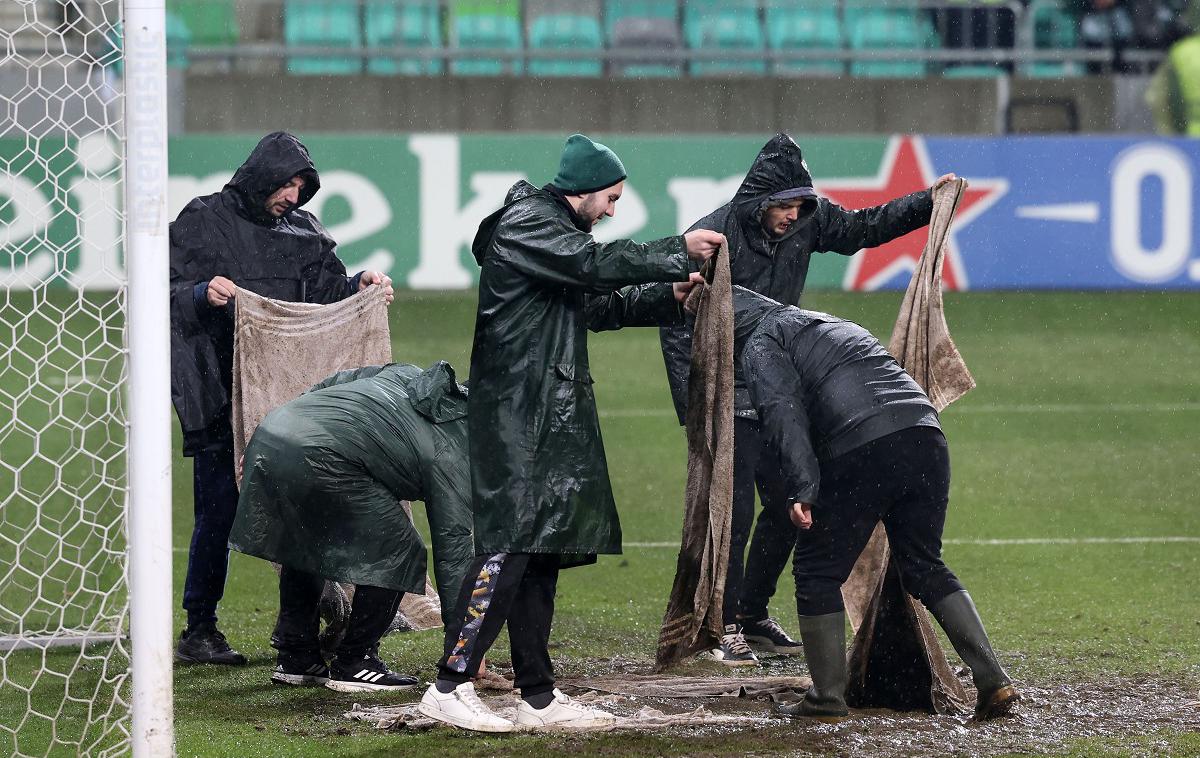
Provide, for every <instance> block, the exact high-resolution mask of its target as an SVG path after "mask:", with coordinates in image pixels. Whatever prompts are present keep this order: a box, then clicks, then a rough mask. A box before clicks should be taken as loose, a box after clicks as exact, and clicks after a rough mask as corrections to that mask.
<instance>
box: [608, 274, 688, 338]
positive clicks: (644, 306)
mask: <svg viewBox="0 0 1200 758" xmlns="http://www.w3.org/2000/svg"><path fill="white" fill-rule="evenodd" d="M584 312H585V313H586V315H587V326H588V329H591V330H592V331H593V332H603V331H609V330H615V329H620V328H621V327H623V326H664V325H670V324H678V323H680V322H682V321H683V309H682V308H680V307H679V302H678V301H677V300H676V299H675V292H674V290H673V289H672V288H671V285H669V284H637V285H630V286H628V287H622V288H621V289H619V290H617V291H615V292H610V293H609V294H607V295H588V296H587V297H586V299H585V301H584Z"/></svg>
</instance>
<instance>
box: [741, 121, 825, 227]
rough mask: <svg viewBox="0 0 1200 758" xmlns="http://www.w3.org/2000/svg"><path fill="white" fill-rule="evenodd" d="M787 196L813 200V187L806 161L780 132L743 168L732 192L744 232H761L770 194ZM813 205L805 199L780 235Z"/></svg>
mask: <svg viewBox="0 0 1200 758" xmlns="http://www.w3.org/2000/svg"><path fill="white" fill-rule="evenodd" d="M776 196H779V197H778V198H776ZM790 197H804V198H810V199H814V200H815V199H816V198H817V192H816V190H815V189H813V182H812V174H810V173H809V172H808V164H806V163H805V162H804V156H803V155H801V153H800V146H799V145H797V144H796V141H795V140H794V139H792V138H791V137H790V136H788V135H787V134H786V133H784V132H780V133H779V134H776V135H775V136H774V137H772V138H771V139H770V140H769V141H768V142H767V144H765V145H763V148H762V150H759V151H758V156H757V157H756V158H755V159H754V163H753V164H752V165H751V166H750V170H749V171H748V172H746V178H745V179H743V180H742V186H740V187H738V191H737V194H735V195H734V196H733V207H734V212H735V213H736V214H737V216H738V220H739V221H741V222H742V225H743V228H744V229H746V231H747V232H750V233H754V232H755V230H757V233H758V234H759V235H761V234H762V227H761V225H760V221H761V219H762V211H763V208H764V207H766V205H767V203H768V202H769V201H771V200H772V199H773V198H774V199H784V198H790ZM815 209H816V205H815V203H809V204H807V206H806V207H805V208H803V209H801V214H800V217H799V218H798V219H796V221H795V223H793V224H792V226H791V228H790V229H789V230H788V231H787V233H786V234H785V235H784V238H786V237H789V236H791V235H792V234H794V233H795V232H796V230H797V229H799V228H800V226H802V225H803V223H804V221H805V220H806V218H807V217H808V216H810V215H812V212H813V211H814V210H815Z"/></svg>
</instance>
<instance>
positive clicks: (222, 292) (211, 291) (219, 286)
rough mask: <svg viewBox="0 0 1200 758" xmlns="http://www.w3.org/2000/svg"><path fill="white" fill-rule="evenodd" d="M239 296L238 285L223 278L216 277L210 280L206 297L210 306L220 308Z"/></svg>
mask: <svg viewBox="0 0 1200 758" xmlns="http://www.w3.org/2000/svg"><path fill="white" fill-rule="evenodd" d="M236 295H237V285H236V284H234V283H233V282H231V281H229V280H228V279H226V278H225V277H223V276H214V277H213V278H212V279H209V280H208V291H207V293H206V295H205V296H206V297H207V298H208V304H209V305H211V306H212V307H214V308H220V307H222V306H223V305H225V304H226V303H228V302H229V301H230V300H232V299H233V298H234V296H236Z"/></svg>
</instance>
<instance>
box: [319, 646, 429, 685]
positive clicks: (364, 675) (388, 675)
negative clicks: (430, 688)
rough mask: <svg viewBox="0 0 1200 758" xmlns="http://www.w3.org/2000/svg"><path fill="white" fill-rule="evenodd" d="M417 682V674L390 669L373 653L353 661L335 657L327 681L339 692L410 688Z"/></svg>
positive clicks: (327, 683)
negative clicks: (411, 674) (407, 673)
mask: <svg viewBox="0 0 1200 758" xmlns="http://www.w3.org/2000/svg"><path fill="white" fill-rule="evenodd" d="M416 684H417V678H416V677H415V676H405V675H403V674H397V673H395V672H394V671H389V670H388V667H387V664H385V663H384V662H383V661H381V660H379V657H378V656H375V655H371V654H367V655H364V656H363V657H362V658H359V659H356V660H353V661H346V660H344V659H342V658H341V657H338V658H334V659H333V663H332V664H331V665H330V666H329V681H327V682H325V686H326V687H328V688H329V689H331V690H337V691H338V692H377V691H378V692H386V691H389V690H404V689H408V688H409V687H413V686H416Z"/></svg>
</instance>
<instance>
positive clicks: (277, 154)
mask: <svg viewBox="0 0 1200 758" xmlns="http://www.w3.org/2000/svg"><path fill="white" fill-rule="evenodd" d="M297 175H299V176H300V177H302V178H303V179H304V189H302V190H300V197H299V199H298V201H297V202H296V205H295V206H294V207H293V208H292V209H291V210H294V209H295V208H299V207H300V206H302V205H304V204H305V203H307V202H308V201H309V200H312V198H313V195H315V194H317V190H319V189H320V188H321V179H320V177H319V176H318V174H317V168H316V166H314V165H313V162H312V158H311V157H310V156H309V154H308V148H306V147H305V146H304V143H302V142H301V141H300V140H298V139H296V138H295V137H294V136H292V135H291V134H288V133H287V132H271V133H270V134H268V135H267V136H265V137H263V138H262V139H261V140H259V142H258V144H257V145H255V146H254V149H253V150H252V151H250V157H249V158H247V159H246V162H245V163H243V164H242V165H241V168H239V169H238V170H237V172H236V173H234V175H233V178H232V179H230V180H229V183H228V184H226V185H225V189H229V190H233V191H235V192H237V194H238V195H239V196H240V197H241V199H242V205H243V207H244V208H245V210H246V213H247V215H248V216H250V218H251V219H253V220H255V221H271V220H274V217H273V216H272V215H271V214H270V213H268V212H267V209H266V208H265V207H264V205H265V203H266V201H267V198H268V197H270V196H271V193H272V192H274V191H275V190H277V189H279V188H280V187H282V186H283V185H285V184H287V183H288V181H290V180H291V178H292V177H293V176H297ZM291 210H289V211H288V213H290V212H291Z"/></svg>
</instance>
